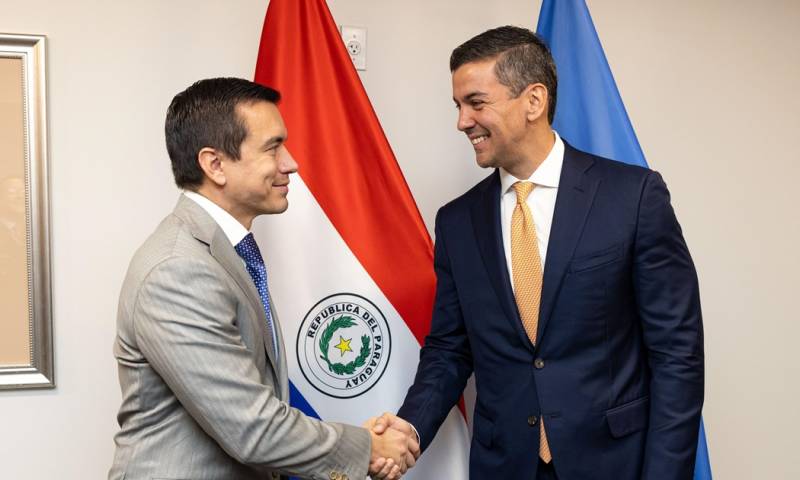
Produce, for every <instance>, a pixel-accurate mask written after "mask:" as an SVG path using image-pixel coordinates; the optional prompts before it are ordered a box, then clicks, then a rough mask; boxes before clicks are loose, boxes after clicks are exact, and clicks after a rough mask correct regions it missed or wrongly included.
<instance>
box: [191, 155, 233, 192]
mask: <svg viewBox="0 0 800 480" xmlns="http://www.w3.org/2000/svg"><path fill="white" fill-rule="evenodd" d="M197 164H198V165H200V168H201V169H202V170H203V173H204V174H205V176H206V178H208V180H209V181H211V182H212V183H213V184H215V185H217V186H218V187H222V186H223V185H225V183H226V181H227V180H226V178H225V172H224V171H223V170H222V158H220V155H219V153H218V152H217V151H216V150H214V149H213V148H211V147H203V148H202V149H201V150H200V151H199V152H198V153H197Z"/></svg>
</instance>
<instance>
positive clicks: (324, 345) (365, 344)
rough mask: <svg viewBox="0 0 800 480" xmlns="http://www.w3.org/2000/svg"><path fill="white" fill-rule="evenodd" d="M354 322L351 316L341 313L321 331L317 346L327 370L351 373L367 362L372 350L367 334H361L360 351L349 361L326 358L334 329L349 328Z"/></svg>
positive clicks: (339, 373) (338, 373) (340, 373)
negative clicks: (339, 361)
mask: <svg viewBox="0 0 800 480" xmlns="http://www.w3.org/2000/svg"><path fill="white" fill-rule="evenodd" d="M355 324H356V322H355V321H354V320H353V317H350V316H346V315H342V316H341V317H339V318H334V319H333V320H331V323H330V324H328V326H327V327H325V330H323V331H322V336H320V338H319V348H320V350H322V355H320V357H319V358H321V359H323V360H325V363H327V364H328V370H330V371H331V372H333V373H335V374H337V375H352V374H353V372H355V371H356V369H357V368H360V367H363V366H364V364H365V363H367V358H369V354H370V353H371V352H372V350H371V349H370V347H369V336H368V335H362V336H361V352H360V353H359V355H358V357H356V359H355V360H353V361H352V362H350V363H334V362H331V361H330V359H328V347H329V346H330V344H331V339H332V338H333V334H334V333H336V330H339V329H340V328H349V327H352V326H353V325H355Z"/></svg>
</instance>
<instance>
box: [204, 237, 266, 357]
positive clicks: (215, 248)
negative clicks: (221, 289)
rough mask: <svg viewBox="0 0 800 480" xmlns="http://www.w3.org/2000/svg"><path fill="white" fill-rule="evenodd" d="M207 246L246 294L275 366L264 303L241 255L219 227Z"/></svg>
mask: <svg viewBox="0 0 800 480" xmlns="http://www.w3.org/2000/svg"><path fill="white" fill-rule="evenodd" d="M209 248H210V250H211V255H212V256H213V257H214V258H215V259H216V260H217V261H218V262H219V263H220V265H222V267H223V268H224V269H225V270H227V271H228V274H230V276H231V277H233V279H234V280H235V281H236V284H237V285H239V288H241V289H242V290H243V291H244V292H245V294H246V295H247V299H248V300H249V301H250V305H252V307H253V309H254V310H255V311H256V315H257V319H256V323H257V324H258V325H257V327H258V331H259V333H260V334H261V338H262V340H263V342H264V349H265V350H266V352H267V356H268V357H269V360H270V362H272V365H274V366H276V367H277V365H278V362H277V359H276V358H275V354H274V353H273V350H274V347H273V346H272V335H271V333H270V332H269V331H268V330H267V314H266V313H265V312H264V305H263V304H262V303H261V297H259V295H258V290H256V286H255V284H254V283H253V279H252V278H251V277H250V274H249V273H247V270H246V269H245V268H244V264H243V263H242V259H241V257H239V255H238V254H237V253H236V250H234V249H233V247H232V246H231V242H230V241H229V240H228V237H226V236H225V233H224V232H223V231H222V229H221V228H218V229H217V231H216V233H215V234H214V238H213V239H212V240H211V245H209ZM276 370H277V368H276Z"/></svg>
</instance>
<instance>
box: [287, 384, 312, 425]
mask: <svg viewBox="0 0 800 480" xmlns="http://www.w3.org/2000/svg"><path fill="white" fill-rule="evenodd" d="M289 405H291V406H293V407H294V408H296V409H298V410H300V411H301V412H303V413H305V414H306V415H308V416H309V417H314V418H317V419H319V414H317V412H316V410H314V407H312V406H311V404H310V403H308V400H306V399H305V397H303V394H302V393H300V390H298V389H297V387H295V386H294V383H292V382H291V380H290V381H289Z"/></svg>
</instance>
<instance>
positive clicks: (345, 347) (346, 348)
mask: <svg viewBox="0 0 800 480" xmlns="http://www.w3.org/2000/svg"><path fill="white" fill-rule="evenodd" d="M351 341H353V339H352V338H348V339H347V340H345V339H344V338H342V336H341V335H339V344H338V345H336V346H334V347H333V348H338V349H339V353H341V356H342V357H343V356H344V354H345V352H352V351H353V350H351V349H350V342H351Z"/></svg>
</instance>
